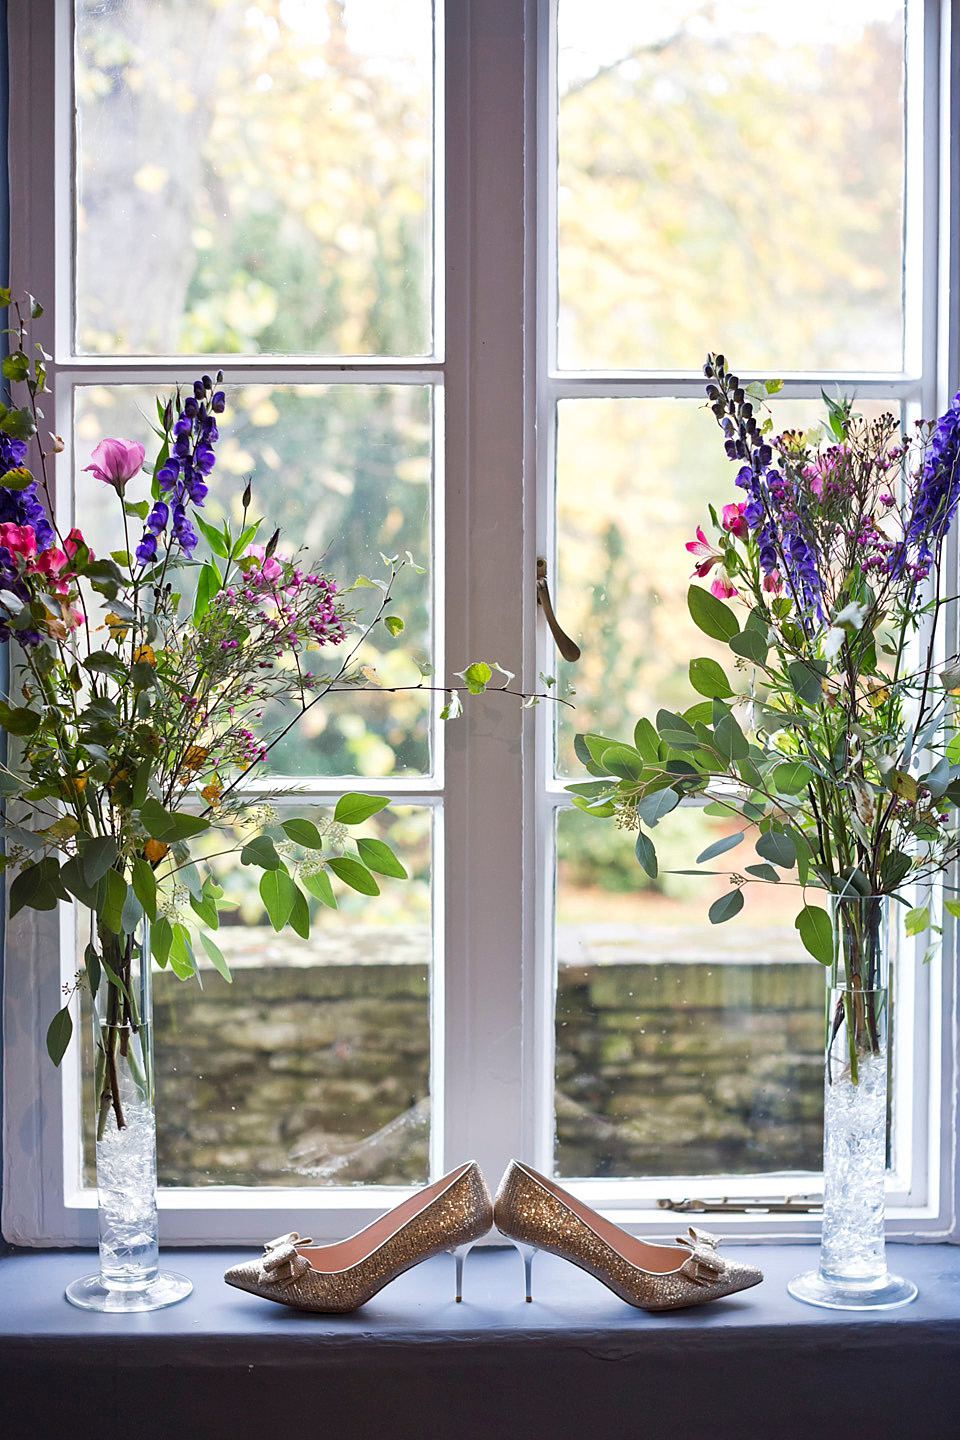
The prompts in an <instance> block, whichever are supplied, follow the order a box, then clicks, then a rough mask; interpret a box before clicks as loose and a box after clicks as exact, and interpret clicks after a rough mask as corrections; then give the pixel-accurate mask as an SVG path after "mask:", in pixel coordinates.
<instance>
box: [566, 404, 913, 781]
mask: <svg viewBox="0 0 960 1440" xmlns="http://www.w3.org/2000/svg"><path fill="white" fill-rule="evenodd" d="M856 408H857V410H858V411H859V412H860V413H861V414H863V415H865V416H869V417H871V418H872V417H874V416H876V415H877V414H879V413H881V412H882V411H883V410H885V409H886V410H889V409H890V406H889V404H886V405H884V404H880V403H875V402H870V403H866V402H859V403H858V404H857V407H856ZM770 413H771V416H772V418H773V424H774V431H775V433H777V434H779V433H780V432H782V431H783V430H785V429H809V428H810V427H812V426H814V425H817V424H819V423H820V422H821V421H822V420H823V417H824V407H823V405H822V404H821V402H819V401H816V400H779V399H772V400H771V401H770ZM738 469H739V462H738V464H731V462H730V461H729V460H728V459H727V458H726V456H725V454H724V450H723V436H722V434H721V432H720V430H719V428H718V426H717V423H716V420H715V418H714V416H713V414H712V413H711V411H710V410H709V409H707V408H706V406H705V405H703V404H701V402H699V401H697V400H632V399H631V400H613V399H602V400H564V401H561V402H560V404H559V406H558V420H557V549H558V557H557V558H558V568H557V595H556V597H555V599H556V604H557V610H558V614H559V617H560V622H561V624H562V625H563V626H564V628H565V629H567V630H569V632H570V634H571V635H573V636H574V638H575V639H576V640H577V641H578V642H579V644H580V646H581V649H582V655H581V658H580V660H579V661H577V663H576V664H575V665H568V664H567V662H566V661H563V660H561V659H560V658H559V656H557V657H556V664H557V666H558V667H559V668H558V671H557V674H558V677H559V680H560V683H561V688H560V692H559V693H560V694H565V693H566V687H572V689H573V690H574V691H575V692H576V693H575V695H574V696H573V701H574V704H575V706H576V709H575V710H569V709H568V708H566V707H565V706H558V707H557V711H558V713H557V715H556V721H557V725H558V732H559V733H558V767H559V773H560V774H562V775H564V776H575V777H576V778H577V779H585V778H586V776H585V773H584V771H583V767H582V766H581V765H580V762H579V761H578V760H577V759H576V758H575V756H574V753H573V737H574V735H575V734H576V733H577V732H578V731H584V730H595V731H598V732H599V733H600V734H602V735H610V736H612V737H614V738H616V739H619V738H623V739H627V740H629V739H630V736H631V735H632V732H633V727H634V725H635V723H636V721H637V718H638V717H639V716H640V715H651V716H652V715H654V714H655V713H656V711H657V710H658V709H659V708H660V707H661V706H666V707H667V708H668V709H681V710H685V709H686V708H687V707H688V706H689V705H691V704H693V703H694V701H695V700H697V699H698V698H700V697H698V696H697V695H695V694H694V692H693V691H692V689H691V687H690V682H689V678H688V667H689V663H690V661H691V660H692V659H693V658H694V657H696V656H700V655H706V656H710V657H712V658H714V659H716V660H719V661H720V662H721V663H723V664H725V665H727V666H729V665H730V663H731V655H730V651H729V650H728V648H727V647H726V645H722V644H720V643H719V642H714V641H711V640H709V639H708V638H707V636H706V635H704V634H703V633H702V632H701V631H700V630H698V629H697V627H696V626H695V625H694V623H693V621H692V620H691V619H690V616H689V613H688V611H687V591H688V589H689V586H690V579H691V572H692V570H693V566H694V561H695V557H694V556H692V555H691V554H689V552H688V551H687V550H686V548H685V547H686V543H687V542H688V541H691V540H694V539H695V537H696V531H697V526H702V527H703V530H704V533H705V535H706V536H707V538H708V539H709V538H711V537H712V534H713V530H712V527H711V522H710V515H709V509H708V506H709V505H710V504H711V503H712V504H713V506H714V507H715V509H716V510H717V513H718V514H719V513H720V512H721V510H722V507H723V506H724V505H726V504H730V503H733V502H734V501H742V500H743V498H744V492H743V491H742V490H739V489H738V488H737V486H736V484H735V477H736V473H737V470H738ZM707 583H709V582H707ZM733 604H734V608H736V602H735V601H734V602H733Z"/></svg>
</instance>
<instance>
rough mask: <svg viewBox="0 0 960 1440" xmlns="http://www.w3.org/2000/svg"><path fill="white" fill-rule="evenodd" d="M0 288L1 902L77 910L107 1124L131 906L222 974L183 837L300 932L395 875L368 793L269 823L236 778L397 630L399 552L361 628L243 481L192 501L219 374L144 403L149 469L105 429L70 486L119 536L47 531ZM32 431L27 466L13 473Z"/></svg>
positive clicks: (101, 1119)
mask: <svg viewBox="0 0 960 1440" xmlns="http://www.w3.org/2000/svg"><path fill="white" fill-rule="evenodd" d="M0 304H2V305H4V306H11V305H12V310H13V314H14V316H15V318H16V324H15V325H14V326H13V328H12V329H11V330H10V331H9V332H8V333H9V334H10V335H11V336H12V340H13V344H12V346H11V354H10V355H9V356H8V358H7V359H6V360H5V361H4V362H3V374H4V376H5V377H6V379H7V380H8V382H10V384H11V386H12V385H15V384H18V383H19V384H23V385H25V387H26V390H27V403H26V404H25V405H23V406H20V407H17V406H14V405H13V404H12V403H11V405H10V406H2V407H0V638H2V639H9V640H12V641H13V642H14V646H13V647H12V656H11V658H12V660H13V661H14V662H15V663H14V664H13V665H12V666H11V669H12V671H13V674H12V677H11V681H10V686H9V693H8V695H7V696H6V698H5V699H3V700H2V701H0V729H2V730H3V731H4V732H6V734H7V735H8V736H12V737H16V740H17V743H18V748H19V754H17V755H16V756H11V758H10V763H8V764H5V765H3V766H2V767H0V796H2V798H3V801H4V804H5V823H4V834H5V841H6V853H5V855H4V856H3V857H0V867H2V868H3V869H5V870H6V871H7V872H8V875H12V877H13V878H12V883H10V884H9V887H8V893H9V899H10V914H11V915H15V914H16V913H17V912H18V911H19V910H21V909H23V908H24V907H27V908H33V909H35V910H50V909H53V908H55V907H56V905H57V903H58V901H61V900H71V899H72V900H76V901H79V902H80V903H81V904H82V905H84V906H86V907H87V908H88V909H89V911H90V913H91V916H92V930H91V942H90V944H89V945H88V946H87V948H86V953H85V960H84V969H83V970H81V971H80V972H78V974H77V977H76V981H75V984H74V986H72V987H68V989H69V990H71V991H73V990H75V989H77V988H80V987H87V988H89V989H90V991H91V992H92V993H96V992H97V990H98V986H101V985H102V984H103V982H104V980H106V988H107V995H106V1004H105V1009H104V1012H103V1014H104V1018H103V1020H102V1023H101V1030H100V1034H101V1040H100V1041H99V1042H98V1051H99V1053H98V1055H97V1081H96V1091H97V1094H96V1099H97V1110H98V1138H99V1137H100V1136H102V1134H103V1131H104V1128H105V1126H107V1125H108V1124H109V1120H110V1116H111V1115H113V1116H114V1117H115V1120H116V1125H117V1127H118V1128H122V1127H123V1125H124V1123H125V1121H124V1115H123V1110H122V1107H121V1102H120V1098H119V1094H120V1091H119V1086H118V1085H117V1083H116V1079H117V1077H116V1069H117V1065H118V1063H119V1056H118V1055H117V1054H115V1053H113V1052H114V1050H115V1048H116V1046H117V1045H118V1044H126V1041H125V1040H117V1038H116V1037H117V1036H122V1035H123V1034H124V1033H125V1027H126V1029H129V1028H130V1027H132V1028H133V1029H134V1030H136V1026H137V1024H138V1018H137V1015H136V1013H135V1005H136V1002H135V995H134V987H133V985H132V984H131V975H132V973H133V971H134V970H135V969H136V967H137V966H138V965H139V963H140V961H141V960H143V959H145V957H144V956H142V955H141V954H140V946H141V944H142V941H141V939H140V938H139V937H140V936H141V934H142V933H144V931H143V929H142V921H143V920H144V919H146V920H147V921H149V922H150V924H149V944H150V948H151V950H152V955H153V958H154V959H155V961H156V962H157V964H159V965H160V966H168V965H169V967H170V968H171V969H172V971H173V972H174V973H175V974H176V975H177V976H179V977H180V978H181V979H186V978H189V977H191V976H193V975H196V974H197V970H198V966H197V954H198V953H200V949H199V947H201V946H202V951H203V952H205V953H206V955H207V956H208V957H209V959H210V961H211V962H212V963H213V965H214V966H215V967H216V968H217V969H218V970H219V971H220V972H221V974H222V975H223V976H224V977H225V978H226V979H228V980H229V978H230V974H229V969H228V967H227V963H226V961H225V959H224V956H223V954H222V953H221V951H220V949H219V947H218V946H217V944H216V941H215V939H214V933H215V932H216V930H217V928H218V924H219V910H220V908H222V906H223V905H224V904H226V903H227V901H226V900H225V898H224V895H223V891H222V889H221V888H220V886H219V885H218V884H217V883H216V881H215V879H214V877H213V875H212V873H210V871H209V870H208V867H207V865H206V862H205V860H204V859H203V855H202V854H198V853H196V849H197V847H196V844H195V842H196V841H197V840H198V839H199V838H200V837H207V841H206V842H205V850H204V853H206V851H207V850H209V849H211V848H214V849H216V850H217V851H218V852H219V853H224V852H230V851H235V852H237V853H238V854H239V859H240V861H241V863H242V864H243V865H245V866H251V867H254V868H255V869H256V870H259V871H260V872H261V879H260V894H261V897H262V899H263V904H264V906H265V909H266V912H267V914H268V916H269V918H270V920H271V922H272V924H273V926H274V927H275V929H277V930H280V929H282V928H283V927H284V926H286V925H289V926H291V927H292V929H293V930H294V931H296V933H297V934H299V935H301V936H304V937H306V936H307V935H308V934H309V931H310V907H309V904H308V896H311V897H314V898H315V899H318V900H320V901H321V902H322V903H323V904H325V905H327V906H331V907H334V906H336V904H337V900H336V895H335V889H334V882H337V884H340V883H342V884H344V885H346V886H348V887H352V888H353V889H355V890H358V891H361V892H362V893H364V894H366V895H376V894H378V893H379V886H378V883H377V878H376V877H377V876H378V875H387V876H394V877H397V878H403V877H405V875H406V871H405V869H404V867H403V865H402V863H401V862H400V860H399V859H398V858H397V856H396V855H395V854H394V853H393V851H392V850H391V849H390V848H389V846H388V845H387V844H386V843H384V842H383V841H382V840H379V839H370V838H357V839H352V838H351V830H352V827H355V826H357V825H360V824H361V823H362V822H363V821H365V820H367V819H368V818H369V817H371V816H372V815H374V814H376V813H377V812H378V811H380V810H382V809H383V808H384V807H385V806H386V805H387V803H388V801H387V799H386V797H383V796H374V795H361V794H346V795H343V796H341V798H340V799H339V801H338V802H337V804H336V807H335V809H334V810H333V814H332V816H331V817H330V818H329V819H328V820H326V821H324V820H319V821H318V820H313V819H305V818H299V817H295V816H289V818H284V819H282V820H281V819H280V817H279V815H278V814H277V813H276V812H275V811H273V810H272V807H270V806H267V805H265V804H264V796H263V794H262V793H260V794H258V793H256V792H251V791H250V790H249V789H248V790H244V788H243V786H242V784H241V782H242V781H243V779H244V778H245V777H248V776H249V775H250V773H251V771H252V770H253V769H254V767H256V766H257V765H258V764H259V763H260V762H261V761H263V760H264V759H265V758H266V757H267V756H268V755H269V753H270V750H271V748H272V747H273V746H274V745H276V744H277V743H278V741H279V740H280V739H281V738H282V737H283V736H284V735H285V734H287V732H288V731H289V730H290V729H291V728H292V727H293V726H294V725H296V724H297V722H298V721H299V720H300V718H301V717H302V716H303V715H304V714H305V713H306V712H307V711H308V710H309V709H310V708H311V706H313V705H316V704H317V702H318V701H319V700H320V699H322V698H323V697H324V696H325V695H327V694H329V692H330V691H331V689H333V688H335V687H336V688H339V687H342V686H344V685H352V686H354V687H356V685H357V684H358V683H362V679H363V677H362V674H361V672H360V671H359V670H358V669H357V666H356V663H355V662H356V656H357V651H358V648H359V645H360V644H361V642H362V640H363V639H364V638H365V637H366V635H367V634H369V632H370V629H371V628H372V627H373V626H374V625H380V624H382V625H384V626H385V627H386V628H387V629H388V630H389V632H390V633H391V634H393V635H396V634H397V633H398V632H399V631H400V630H402V628H403V622H402V620H400V618H399V617H398V616H395V615H393V614H392V613H390V614H389V615H388V614H386V611H387V608H388V606H389V605H390V601H391V590H392V587H393V584H394V581H395V580H396V577H397V575H398V574H399V572H400V571H401V570H402V569H403V568H404V567H405V566H407V565H408V564H413V562H412V560H411V559H410V557H409V556H408V557H407V558H405V559H399V558H394V559H393V560H391V561H390V562H388V563H389V567H390V574H389V579H388V580H386V581H383V582H376V583H377V584H379V585H380V586H381V592H382V593H381V597H380V603H379V608H378V609H377V612H376V615H375V617H374V619H373V621H372V622H371V624H370V625H368V626H366V627H365V628H362V629H360V628H359V627H356V626H355V625H354V620H355V616H354V614H353V613H352V612H351V611H350V610H349V609H348V608H347V605H346V603H345V595H344V592H342V591H341V589H340V587H339V585H338V582H337V581H336V580H335V579H333V578H331V577H330V576H328V575H326V574H325V573H324V572H323V570H322V569H321V568H320V566H319V565H317V564H313V563H307V562H306V561H305V560H303V559H302V558H301V557H300V556H297V555H290V554H285V553H283V552H282V550H281V545H280V534H279V531H274V533H273V534H272V535H271V536H270V538H269V539H268V540H267V541H266V543H261V541H260V538H259V537H260V531H261V528H262V522H261V521H260V520H258V519H255V518H254V517H253V515H252V513H251V506H252V504H253V498H252V487H251V484H250V483H247V485H246V487H245V489H244V491H243V494H242V497H241V501H240V506H239V513H240V520H239V524H238V525H235V526H232V525H231V524H230V523H229V521H226V520H225V521H223V522H222V523H220V524H213V523H212V522H211V521H210V520H208V519H207V518H205V517H204V515H203V513H202V512H203V509H204V502H205V500H206V497H207V493H208V481H209V477H210V475H211V472H212V471H213V469H214V466H215V464H216V446H217V441H218V439H219V429H218V425H219V422H220V420H221V417H222V416H223V414H224V410H225V406H226V395H225V392H224V390H223V389H222V388H221V382H222V375H220V374H218V375H217V376H216V379H215V380H214V379H212V378H211V377H209V376H206V375H205V376H203V377H202V378H200V379H198V380H197V381H196V382H195V383H194V384H193V386H192V387H191V388H190V390H189V391H188V392H186V394H181V393H180V392H179V391H178V392H177V395H176V397H175V399H173V400H167V401H165V402H164V401H158V403H157V425H156V427H155V430H156V435H157V439H158V445H159V450H158V454H157V459H156V463H155V465H154V466H153V469H152V477H149V476H148V467H147V466H146V465H145V450H144V446H143V445H142V444H140V443H139V442H132V441H129V440H123V439H116V438H109V439H104V440H102V441H101V442H100V443H99V444H98V445H97V446H96V448H95V449H94V451H93V456H92V459H91V463H90V464H89V465H88V466H87V467H86V470H87V471H88V472H90V473H91V475H92V480H91V482H90V483H97V484H102V485H107V486H109V487H110V488H111V489H112V490H113V491H114V492H115V495H116V504H117V534H118V535H122V537H123V539H122V543H121V545H120V547H119V548H118V549H117V550H114V551H113V552H112V553H111V554H110V555H107V556H104V555H95V554H94V553H93V550H92V549H91V547H90V545H88V543H87V541H86V540H85V539H84V535H83V532H82V528H80V527H75V528H73V529H71V530H70V531H69V533H67V534H65V535H64V534H61V531H60V529H59V528H58V526H57V522H56V519H55V516H54V510H53V506H52V503H51V494H50V487H49V483H48V476H47V461H48V458H49V456H48V454H47V452H46V451H45V450H44V447H43V445H42V444H40V443H39V434H38V426H39V423H40V421H41V420H42V412H41V411H40V410H39V409H38V397H39V396H41V395H42V393H43V391H44V389H45V366H44V357H43V355H42V352H39V353H38V355H37V357H36V358H31V357H30V355H29V354H28V351H27V335H28V321H29V319H30V318H33V317H35V316H36V315H37V314H39V313H40V307H39V306H36V305H35V302H31V304H32V311H30V312H28V313H27V314H26V315H25V314H24V313H23V311H22V309H21V307H20V306H19V305H18V304H17V303H16V302H12V301H11V296H10V293H9V291H0ZM34 436H36V437H37V444H38V449H39V455H40V474H39V478H34V476H33V475H32V474H31V472H30V471H29V470H28V469H27V468H26V460H27V442H28V441H29V440H30V439H31V437H34ZM53 448H54V449H55V450H56V449H58V448H60V442H59V441H57V440H56V437H54V440H53ZM201 539H202V540H204V541H205V542H206V546H205V549H206V554H205V558H200V556H199V553H198V547H200V546H201ZM414 568H416V569H418V570H419V568H420V567H414ZM366 583H367V584H368V585H369V584H371V583H373V582H366ZM351 631H353V634H352V637H351ZM348 637H351V638H348ZM270 702H281V704H282V706H283V707H284V708H283V710H282V711H278V710H277V709H276V708H274V709H273V710H272V712H271V713H273V714H274V715H277V714H279V715H280V719H279V720H277V721H276V722H275V723H274V726H273V729H272V730H271V729H269V728H266V726H267V723H268V722H265V721H264V718H263V717H264V713H265V711H266V707H267V705H268V703H270ZM211 832H215V833H216V839H217V844H216V846H214V847H211V846H210V844H209V837H210V835H211ZM198 942H199V944H198ZM71 1033H72V1021H71V1017H70V997H69V996H68V1000H67V1003H66V1004H65V1005H64V1007H63V1008H62V1009H61V1010H60V1011H59V1012H58V1013H57V1015H56V1016H55V1017H54V1019H53V1021H52V1022H51V1024H50V1028H49V1031H48V1035H47V1047H48V1050H49V1053H50V1055H51V1057H52V1059H53V1060H54V1061H55V1062H56V1063H59V1062H60V1060H61V1059H62V1057H63V1054H64V1052H65V1050H66V1047H67V1045H68V1043H69V1040H70V1037H71ZM127 1058H129V1057H127Z"/></svg>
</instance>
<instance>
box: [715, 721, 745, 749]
mask: <svg viewBox="0 0 960 1440" xmlns="http://www.w3.org/2000/svg"><path fill="white" fill-rule="evenodd" d="M713 733H714V735H715V736H716V743H717V748H718V749H719V751H720V753H721V755H725V756H726V757H727V759H728V760H745V759H746V758H747V756H748V755H749V754H750V742H749V740H748V739H747V737H746V735H744V733H743V731H742V730H741V729H740V726H739V725H738V724H737V722H736V720H734V718H733V716H732V715H724V717H723V719H722V720H720V721H719V723H718V724H717V725H716V726H715V727H714V731H713Z"/></svg>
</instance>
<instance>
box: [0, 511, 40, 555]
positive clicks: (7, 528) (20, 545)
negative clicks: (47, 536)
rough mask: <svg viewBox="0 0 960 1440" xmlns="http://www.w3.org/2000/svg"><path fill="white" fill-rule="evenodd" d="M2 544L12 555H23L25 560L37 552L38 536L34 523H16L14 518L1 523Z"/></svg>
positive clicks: (0, 540)
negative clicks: (35, 532)
mask: <svg viewBox="0 0 960 1440" xmlns="http://www.w3.org/2000/svg"><path fill="white" fill-rule="evenodd" d="M0 545H3V546H4V547H5V548H6V549H7V550H9V551H10V553H11V555H22V556H23V558H24V560H29V559H31V558H32V557H33V556H34V555H36V553H37V537H36V535H35V534H34V530H33V526H32V525H15V524H14V523H13V521H12V520H8V521H7V522H6V523H5V524H3V525H0Z"/></svg>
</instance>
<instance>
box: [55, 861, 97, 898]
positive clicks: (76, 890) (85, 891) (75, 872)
mask: <svg viewBox="0 0 960 1440" xmlns="http://www.w3.org/2000/svg"><path fill="white" fill-rule="evenodd" d="M60 879H61V881H62V883H63V884H64V885H65V886H66V888H67V889H68V890H69V891H70V894H71V895H73V896H74V898H75V899H77V900H79V901H80V904H81V905H86V907H87V909H88V910H92V909H93V908H94V906H95V905H96V903H97V886H96V882H94V884H92V885H91V884H90V882H89V881H88V880H87V878H86V876H85V875H84V873H83V862H82V860H81V858H80V856H79V855H71V857H70V859H69V860H65V861H64V862H63V865H62V866H61V867H60Z"/></svg>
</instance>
